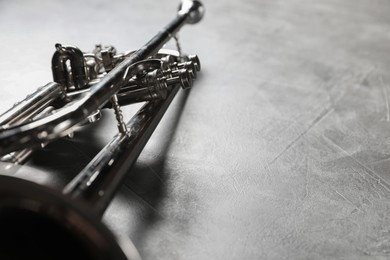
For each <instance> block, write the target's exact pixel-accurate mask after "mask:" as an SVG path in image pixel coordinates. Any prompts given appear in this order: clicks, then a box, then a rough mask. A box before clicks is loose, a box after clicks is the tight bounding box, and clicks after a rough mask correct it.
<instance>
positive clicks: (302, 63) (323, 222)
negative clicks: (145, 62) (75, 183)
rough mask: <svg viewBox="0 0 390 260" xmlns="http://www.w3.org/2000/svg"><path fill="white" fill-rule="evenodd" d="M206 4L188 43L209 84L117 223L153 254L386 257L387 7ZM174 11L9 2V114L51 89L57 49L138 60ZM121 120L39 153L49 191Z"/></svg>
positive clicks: (117, 208)
mask: <svg viewBox="0 0 390 260" xmlns="http://www.w3.org/2000/svg"><path fill="white" fill-rule="evenodd" d="M204 4H205V6H206V16H205V19H204V21H202V23H200V24H198V25H196V26H191V27H190V26H188V27H185V28H183V30H182V32H181V33H180V37H181V42H182V45H183V49H184V50H185V51H186V52H189V53H195V54H198V55H199V57H200V58H201V61H202V67H203V71H202V73H201V76H200V77H199V79H198V80H197V81H196V84H195V86H194V88H193V89H192V91H191V93H190V94H189V95H188V96H186V95H184V94H181V95H180V96H179V97H178V98H177V99H176V101H175V103H174V104H173V106H172V107H171V108H170V110H169V111H168V114H167V115H166V117H165V118H164V119H163V121H162V123H161V125H160V126H159V128H158V130H157V131H156V132H155V134H154V136H153V137H152V139H151V140H150V142H149V143H148V145H147V147H146V148H145V150H144V151H143V153H142V154H141V156H140V158H139V160H138V162H137V163H136V165H135V166H134V168H133V169H132V170H131V172H130V173H129V175H128V178H127V179H126V182H125V183H124V185H123V187H122V189H121V190H120V192H119V193H118V196H117V197H116V198H115V201H114V202H113V203H112V205H111V206H110V208H109V210H108V211H107V213H106V214H105V217H104V221H105V222H106V223H107V225H108V226H110V227H111V229H112V230H114V231H115V232H117V233H121V234H125V235H127V236H128V237H130V238H131V239H132V240H133V242H134V244H135V245H136V247H137V248H138V250H139V251H140V253H141V255H142V256H143V257H144V258H145V259H329V258H338V259H373V258H374V259H387V258H388V257H389V256H390V218H389V213H390V203H389V201H390V186H389V182H390V172H389V171H390V170H389V166H390V139H389V138H390V109H389V96H390V89H389V83H390V74H389V68H390V55H389V54H390V47H389V46H390V45H389V40H390V16H389V13H390V2H389V1H386V0H349V1H347V0H343V1H340V0H324V1H304V0H293V1H275V0H268V1H267V0H252V1H242V2H240V1H211V0H210V1H208V0H205V1H204ZM176 6H177V3H176V1H168V0H164V1H152V0H146V1H145V0H143V1H116V0H114V1H107V2H106V1H80V2H77V1H63V2H62V1H48V0H46V1H37V0H34V1H21V0H18V1H1V2H0V32H1V34H0V40H1V48H0V57H1V60H0V84H1V89H0V93H1V96H0V108H1V111H4V110H6V109H7V108H8V107H9V106H11V105H12V104H13V103H14V102H16V101H17V100H19V99H21V98H23V97H24V96H25V95H26V94H28V93H30V92H32V91H33V90H34V89H35V88H36V87H38V86H41V85H43V84H45V83H46V82H48V81H50V80H51V71H50V59H51V55H52V53H53V52H54V43H56V42H60V43H64V44H74V45H76V46H78V47H80V49H82V50H85V51H87V50H91V49H92V48H93V46H94V44H95V43H99V42H101V43H104V44H112V45H114V46H116V47H117V49H118V50H120V51H124V50H127V49H135V48H138V47H140V46H141V45H142V44H144V43H145V42H146V41H147V40H149V38H151V37H152V36H153V35H154V34H155V32H157V31H158V30H159V29H160V28H161V27H162V26H164V25H165V24H166V23H167V22H168V21H170V19H171V18H172V17H173V15H174V13H175V10H176ZM170 46H174V45H173V44H170ZM134 111H135V108H126V109H125V115H126V117H127V118H130V117H131V113H133V112H134ZM180 112H182V113H181V114H180ZM111 114H112V113H109V112H108V111H107V112H105V113H104V118H103V120H102V121H100V122H99V123H98V124H97V125H93V126H89V127H87V128H86V129H84V130H83V131H79V132H77V133H76V136H75V138H74V139H64V140H60V141H58V142H55V143H53V144H52V145H50V146H48V147H47V148H46V149H44V150H43V151H39V152H37V153H36V154H35V155H34V157H33V158H32V160H31V161H30V163H29V166H32V167H35V168H37V169H41V170H44V171H45V172H47V173H49V174H50V175H49V176H51V177H50V178H49V177H47V176H46V177H45V178H43V179H42V180H40V181H43V182H45V183H46V184H47V185H51V186H55V187H61V186H62V185H64V184H65V183H66V182H67V181H69V180H70V179H71V178H72V177H73V176H74V175H75V174H76V173H77V172H78V171H79V170H80V169H82V168H83V166H84V165H85V164H86V163H87V162H88V161H89V160H90V159H92V158H93V156H94V155H95V154H96V153H97V152H98V151H99V149H100V148H101V147H103V146H104V144H105V143H106V142H107V141H108V140H110V138H111V137H112V136H113V135H114V134H115V121H114V119H113V115H111ZM36 177H37V176H36Z"/></svg>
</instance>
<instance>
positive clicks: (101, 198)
mask: <svg viewBox="0 0 390 260" xmlns="http://www.w3.org/2000/svg"><path fill="white" fill-rule="evenodd" d="M203 15H204V7H203V5H202V3H201V2H199V1H197V0H183V1H182V2H181V4H180V6H179V9H178V13H177V15H176V17H175V18H174V19H173V20H172V21H171V22H170V23H168V24H167V25H166V26H165V27H164V28H163V29H162V30H161V31H159V32H158V33H157V34H156V35H155V36H154V37H153V38H152V39H151V40H149V42H147V43H146V44H145V45H144V46H142V47H141V48H140V49H138V50H135V51H128V52H125V53H120V54H118V53H117V51H116V49H115V48H114V47H113V46H101V45H97V46H96V47H95V49H94V50H93V51H92V52H89V53H84V52H82V51H81V50H79V49H78V48H77V47H75V46H71V45H62V44H56V45H55V48H56V51H55V53H54V55H53V58H52V72H53V82H50V83H48V84H46V85H45V86H43V87H41V88H38V89H37V90H36V91H35V92H34V93H32V94H31V95H29V96H27V97H26V98H25V99H24V100H22V101H21V102H19V103H17V104H15V105H14V106H13V107H12V108H11V109H9V110H8V111H6V112H5V113H3V114H2V115H0V160H1V161H2V162H6V163H9V164H12V165H19V164H24V163H25V162H26V161H27V160H28V159H29V157H30V156H31V154H32V153H33V152H34V151H35V150H36V149H40V148H41V147H44V146H46V145H47V144H49V143H50V142H52V141H54V140H57V139H59V138H63V137H66V136H72V135H73V134H74V131H75V129H78V128H80V127H82V126H84V125H86V124H92V123H94V122H96V121H97V120H99V118H100V117H101V116H102V115H101V110H102V109H111V110H113V111H114V113H115V118H116V123H117V127H118V133H117V134H116V135H115V136H114V137H113V138H112V140H111V141H110V142H109V143H108V144H107V145H106V146H105V147H104V148H103V149H102V150H101V151H100V152H99V153H98V154H97V155H96V156H95V157H94V158H93V159H92V160H91V161H90V162H89V163H88V165H87V166H85V168H84V169H83V170H82V171H81V172H80V173H79V174H78V175H77V176H76V177H75V178H74V179H73V180H71V181H70V182H69V183H68V184H67V185H66V186H65V187H64V188H63V190H62V191H58V190H55V189H53V188H49V187H46V186H44V185H39V184H37V183H33V182H30V181H27V180H23V179H20V178H16V177H12V176H6V175H2V176H0V230H1V235H0V236H1V238H0V258H1V259H9V258H12V259H26V258H33V259H72V258H77V259H140V256H139V254H138V252H137V250H136V249H135V247H134V245H133V244H132V243H131V241H127V242H126V243H124V242H123V240H118V239H117V237H116V236H115V235H114V234H113V233H112V232H111V231H110V230H109V229H108V227H106V226H105V225H104V224H103V223H102V222H101V217H102V215H103V213H104V212H105V210H106V208H107V207H108V205H109V204H110V202H111V200H112V199H113V197H114V196H115V194H116V191H117V190H118V188H119V187H120V186H121V183H122V182H123V179H124V178H125V176H126V174H127V173H128V172H129V169H130V168H131V167H132V165H133V164H134V162H135V161H136V160H137V158H138V156H139V154H140V153H141V151H142V150H143V148H144V146H145V145H146V143H147V142H148V140H149V138H150V136H151V135H152V134H153V132H154V130H155V129H156V127H157V126H158V124H159V122H160V120H161V118H162V117H163V115H164V113H165V112H166V111H167V109H168V107H169V105H170V104H171V102H172V100H173V99H174V98H175V96H176V94H177V93H178V91H179V90H180V89H181V88H183V89H186V88H190V87H191V86H192V84H193V81H194V79H195V78H196V75H197V73H198V72H199V71H200V69H201V66H200V61H199V59H198V57H197V56H196V55H184V54H183V53H182V52H181V47H180V45H179V43H178V41H177V46H178V50H177V51H174V50H165V49H162V47H163V45H164V44H165V43H166V42H168V41H169V40H170V39H172V38H175V39H176V40H177V37H176V35H177V33H178V31H179V30H180V29H181V27H182V26H184V25H185V24H195V23H198V22H199V21H200V20H201V19H202V17H203ZM138 102H145V104H144V105H143V106H142V107H141V108H140V109H139V110H138V111H137V112H136V113H135V115H134V116H133V117H132V118H131V120H130V121H128V122H127V123H126V122H124V119H123V112H122V110H121V107H122V106H126V105H131V104H134V103H138Z"/></svg>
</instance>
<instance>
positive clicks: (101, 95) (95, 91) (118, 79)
mask: <svg viewBox="0 0 390 260" xmlns="http://www.w3.org/2000/svg"><path fill="white" fill-rule="evenodd" d="M196 3H197V4H195V3H194V2H193V1H185V6H186V8H185V9H180V11H179V13H178V15H177V16H176V18H174V19H173V20H172V21H171V22H170V23H169V24H168V25H167V26H166V27H165V28H164V29H163V30H161V31H160V32H158V33H157V34H156V35H155V36H154V37H153V38H152V39H151V40H150V41H149V42H148V43H146V44H145V45H144V46H143V47H141V48H140V49H138V50H137V51H135V52H134V53H132V54H131V55H130V57H128V58H126V59H125V60H123V61H122V62H121V63H120V64H118V65H117V66H116V67H115V68H113V69H112V70H111V71H109V72H108V73H107V76H106V77H103V78H102V79H101V81H99V82H98V83H96V84H95V85H93V86H91V87H90V88H89V91H88V92H87V93H85V94H84V95H82V96H81V97H79V98H78V99H77V100H74V101H73V102H72V103H71V104H69V105H67V106H65V107H62V108H60V109H58V110H57V111H56V113H52V114H50V115H48V116H46V117H44V118H41V119H39V120H36V121H35V122H34V123H33V124H22V125H17V126H12V127H10V128H9V129H5V130H1V131H0V154H3V155H4V154H6V153H9V152H11V151H12V150H15V149H22V148H25V147H28V146H30V145H39V144H40V143H45V142H47V141H49V140H53V139H56V138H59V137H62V136H65V135H68V134H69V133H71V132H72V131H73V128H74V127H76V126H77V125H78V124H80V123H81V122H82V121H83V120H84V119H85V118H86V117H88V116H89V115H90V114H92V113H94V112H95V111H97V110H99V109H101V108H102V107H103V106H104V105H105V104H106V103H107V102H108V101H109V100H110V99H111V97H112V96H113V95H115V94H116V93H117V92H118V91H119V90H120V88H121V87H122V86H123V84H125V82H126V81H127V80H128V79H130V78H131V77H132V76H134V75H131V74H127V73H128V72H129V70H128V69H129V67H130V66H132V65H133V64H135V63H137V62H139V61H142V60H143V59H145V58H147V57H149V56H153V55H155V54H156V53H157V52H158V50H159V49H160V48H161V47H162V46H163V45H164V44H165V43H166V42H167V41H168V40H169V39H170V38H171V37H172V36H173V35H175V34H176V33H177V32H178V31H179V29H180V28H181V27H182V26H183V25H184V24H186V23H193V22H194V20H192V16H196V17H197V18H199V19H200V18H201V16H199V14H198V13H199V10H200V9H201V8H202V6H201V5H200V4H199V2H196ZM56 47H57V52H56V54H55V58H56V59H55V62H54V63H55V65H54V68H55V71H56V72H54V74H55V75H57V74H60V73H59V72H58V73H57V71H63V70H64V66H63V65H64V63H65V62H64V61H65V60H66V57H69V59H70V60H71V63H73V64H76V63H79V60H78V58H77V57H76V58H72V56H71V55H70V53H71V54H74V56H79V52H78V51H74V49H73V47H69V46H68V47H67V49H65V50H62V47H60V45H56ZM58 49H59V50H60V51H59V50H58ZM62 53H65V54H62ZM57 56H59V58H58V59H57ZM75 71H79V70H74V71H73V72H75ZM79 74H82V73H76V75H74V76H75V77H76V79H77V80H80V81H81V82H82V83H83V82H84V78H83V77H84V76H83V75H82V76H81V75H79ZM55 79H59V81H60V82H63V79H64V76H55ZM82 85H83V84H81V83H77V84H76V86H77V87H81V86H82Z"/></svg>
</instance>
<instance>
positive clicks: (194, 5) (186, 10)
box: [178, 0, 204, 24]
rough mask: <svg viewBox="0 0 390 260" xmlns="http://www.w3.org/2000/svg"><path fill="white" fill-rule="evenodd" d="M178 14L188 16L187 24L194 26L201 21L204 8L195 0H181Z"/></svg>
mask: <svg viewBox="0 0 390 260" xmlns="http://www.w3.org/2000/svg"><path fill="white" fill-rule="evenodd" d="M178 14H179V15H188V18H187V23H189V24H195V23H197V22H199V21H200V20H202V17H203V15H204V7H203V4H202V3H201V2H200V1H197V0H182V1H181V4H180V6H179V12H178Z"/></svg>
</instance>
